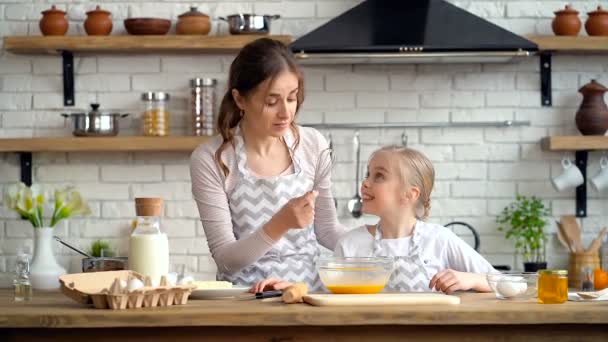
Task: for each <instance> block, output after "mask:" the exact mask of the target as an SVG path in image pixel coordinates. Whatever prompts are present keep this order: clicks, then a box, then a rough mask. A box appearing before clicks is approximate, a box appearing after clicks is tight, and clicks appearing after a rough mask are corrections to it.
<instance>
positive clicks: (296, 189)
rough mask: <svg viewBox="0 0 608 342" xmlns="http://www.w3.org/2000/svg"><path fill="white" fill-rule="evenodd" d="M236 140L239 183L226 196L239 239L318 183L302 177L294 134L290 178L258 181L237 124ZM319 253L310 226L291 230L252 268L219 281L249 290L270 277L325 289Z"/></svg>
mask: <svg viewBox="0 0 608 342" xmlns="http://www.w3.org/2000/svg"><path fill="white" fill-rule="evenodd" d="M234 139H235V152H236V160H237V165H238V173H239V180H238V182H237V184H236V185H235V187H234V188H233V190H232V191H231V193H230V194H228V201H229V204H230V213H231V216H232V226H233V229H234V235H235V237H236V239H237V240H238V239H241V238H244V237H246V236H248V235H250V234H252V233H253V232H255V231H256V230H257V229H259V228H260V227H262V226H263V225H264V224H266V222H268V221H269V220H270V218H272V216H274V214H276V213H277V212H278V211H279V210H280V209H281V208H282V207H283V206H284V205H285V203H287V202H288V201H289V200H290V199H292V198H295V197H299V196H302V195H304V194H305V193H306V192H308V191H310V190H312V188H313V184H314V181H313V179H312V178H311V177H308V176H307V175H306V174H305V173H304V171H303V170H302V167H301V165H300V162H299V160H298V157H297V155H296V153H295V151H294V150H293V149H292V147H291V146H292V144H293V140H294V139H293V136H292V133H291V131H289V132H288V133H287V134H286V135H285V136H284V137H283V139H284V140H285V143H286V144H287V146H288V147H289V153H290V155H291V159H292V163H293V170H294V172H293V173H292V174H289V175H279V176H274V177H257V176H256V175H255V174H252V173H251V172H250V171H249V169H248V168H247V153H246V150H245V145H244V143H243V137H242V136H241V134H240V129H239V127H238V126H237V128H236V130H235V137H234ZM318 255H319V248H318V244H317V238H316V235H315V233H314V229H313V225H312V224H311V225H310V226H308V227H304V228H302V229H290V230H289V231H288V232H287V233H286V234H285V235H283V237H282V238H281V239H280V240H279V241H278V242H277V243H276V244H275V245H274V246H273V247H272V249H271V250H269V251H268V252H267V253H266V254H265V255H264V256H262V257H261V258H260V259H259V260H258V261H257V262H255V263H254V264H252V265H249V266H247V267H245V268H244V269H242V270H240V271H238V272H236V273H233V274H228V273H222V272H220V271H218V274H217V278H218V280H226V281H230V282H232V283H233V284H238V285H245V286H251V285H253V284H255V283H256V282H258V281H260V280H263V279H266V278H269V277H273V278H281V279H284V280H287V281H291V282H304V283H307V284H308V286H309V287H310V288H311V290H312V291H315V290H319V289H321V288H322V284H321V281H320V279H319V276H318V274H317V271H316V267H315V261H316V259H317V257H318Z"/></svg>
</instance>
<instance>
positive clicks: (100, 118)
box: [61, 103, 129, 136]
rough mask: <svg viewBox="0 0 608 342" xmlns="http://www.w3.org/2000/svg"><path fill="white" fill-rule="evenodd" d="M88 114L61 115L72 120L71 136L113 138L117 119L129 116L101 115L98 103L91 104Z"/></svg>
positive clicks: (116, 114) (118, 114)
mask: <svg viewBox="0 0 608 342" xmlns="http://www.w3.org/2000/svg"><path fill="white" fill-rule="evenodd" d="M91 108H92V110H91V111H90V112H88V113H71V114H66V113H62V114H61V116H63V117H64V118H66V123H67V119H68V118H69V119H71V120H72V127H73V129H72V134H73V135H75V136H114V135H117V134H118V130H119V125H118V119H120V118H124V117H126V116H128V115H129V114H120V113H102V112H101V111H100V110H99V104H98V103H92V104H91Z"/></svg>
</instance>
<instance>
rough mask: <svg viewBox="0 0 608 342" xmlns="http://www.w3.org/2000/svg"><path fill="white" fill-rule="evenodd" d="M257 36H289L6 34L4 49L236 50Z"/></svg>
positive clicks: (46, 51)
mask: <svg viewBox="0 0 608 342" xmlns="http://www.w3.org/2000/svg"><path fill="white" fill-rule="evenodd" d="M260 37H268V38H272V39H276V40H280V41H282V42H284V43H286V44H288V43H291V41H292V38H291V36H279V35H270V36H261V35H230V36H228V35H226V36H185V35H184V36H181V35H164V36H128V35H124V36H61V37H56V36H54V37H52V36H7V37H4V49H5V50H7V51H9V52H12V53H20V54H57V53H58V52H59V51H63V50H65V51H71V52H95V53H102V52H118V53H146V52H206V53H227V52H236V51H238V50H239V49H241V48H242V47H243V46H244V45H246V44H247V43H250V42H252V41H254V40H256V39H258V38H260Z"/></svg>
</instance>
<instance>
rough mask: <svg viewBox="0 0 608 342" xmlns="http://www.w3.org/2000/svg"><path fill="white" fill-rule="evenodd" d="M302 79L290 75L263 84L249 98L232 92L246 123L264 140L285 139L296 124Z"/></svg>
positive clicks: (284, 73)
mask: <svg viewBox="0 0 608 342" xmlns="http://www.w3.org/2000/svg"><path fill="white" fill-rule="evenodd" d="M298 91H299V89H298V77H297V76H296V75H295V74H294V73H292V72H289V71H284V72H282V73H280V74H279V75H278V76H277V77H276V78H275V79H274V80H266V81H264V82H262V83H260V84H259V85H258V86H257V87H256V88H255V89H254V90H253V91H252V92H251V94H250V95H249V96H247V97H243V96H241V95H240V94H239V93H238V91H237V90H235V89H233V90H232V96H233V97H234V99H235V101H236V103H237V105H238V106H239V108H240V109H241V110H242V111H244V116H243V123H244V124H245V125H247V126H248V127H250V128H252V130H253V131H255V132H257V134H259V135H261V136H273V137H282V136H283V135H285V133H286V132H287V130H288V129H289V127H290V124H291V123H292V122H293V120H294V118H295V115H296V109H297V105H298V98H297V95H298Z"/></svg>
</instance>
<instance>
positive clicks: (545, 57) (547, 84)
mask: <svg viewBox="0 0 608 342" xmlns="http://www.w3.org/2000/svg"><path fill="white" fill-rule="evenodd" d="M540 101H541V105H542V106H543V107H551V105H552V103H553V101H552V99H551V53H550V52H541V53H540Z"/></svg>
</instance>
